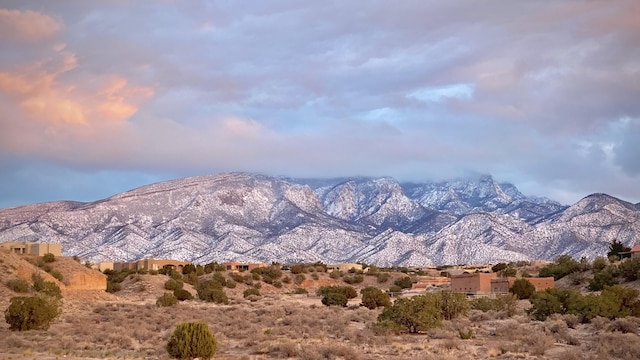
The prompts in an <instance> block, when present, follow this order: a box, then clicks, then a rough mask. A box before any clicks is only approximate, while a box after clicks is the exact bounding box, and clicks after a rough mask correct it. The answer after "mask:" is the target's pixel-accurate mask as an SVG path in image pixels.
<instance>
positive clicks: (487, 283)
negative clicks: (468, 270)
mask: <svg viewBox="0 0 640 360" xmlns="http://www.w3.org/2000/svg"><path fill="white" fill-rule="evenodd" d="M497 277H498V274H497V273H472V274H462V275H453V276H451V291H453V292H459V293H465V294H474V295H480V294H490V293H491V279H494V278H497Z"/></svg>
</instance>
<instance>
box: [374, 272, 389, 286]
mask: <svg viewBox="0 0 640 360" xmlns="http://www.w3.org/2000/svg"><path fill="white" fill-rule="evenodd" d="M390 278H391V275H390V274H389V273H386V272H380V273H378V274H377V275H376V280H377V281H378V283H380V284H382V283H386V282H387V281H389V279H390Z"/></svg>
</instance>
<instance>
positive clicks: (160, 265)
mask: <svg viewBox="0 0 640 360" xmlns="http://www.w3.org/2000/svg"><path fill="white" fill-rule="evenodd" d="M190 264H191V263H190V262H188V261H179V260H165V259H162V260H160V259H143V260H138V261H129V262H115V263H113V270H115V271H122V270H124V269H127V270H134V271H140V270H147V271H149V270H160V269H175V270H178V271H182V268H183V267H185V266H186V265H190Z"/></svg>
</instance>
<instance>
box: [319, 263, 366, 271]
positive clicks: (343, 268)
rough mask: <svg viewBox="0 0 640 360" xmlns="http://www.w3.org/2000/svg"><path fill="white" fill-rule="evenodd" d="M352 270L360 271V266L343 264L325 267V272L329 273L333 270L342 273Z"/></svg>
mask: <svg viewBox="0 0 640 360" xmlns="http://www.w3.org/2000/svg"><path fill="white" fill-rule="evenodd" d="M351 269H354V270H356V271H358V270H360V271H362V264H357V263H343V264H333V265H328V266H327V271H329V272H331V271H334V270H340V271H342V272H348V271H349V270H351Z"/></svg>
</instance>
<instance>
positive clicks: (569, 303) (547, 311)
mask: <svg viewBox="0 0 640 360" xmlns="http://www.w3.org/2000/svg"><path fill="white" fill-rule="evenodd" d="M582 300H583V299H582V295H581V294H580V292H579V291H577V290H573V289H555V288H553V289H546V290H544V291H538V292H535V293H533V295H531V297H530V298H529V301H530V302H531V308H529V310H527V313H528V314H529V315H530V316H532V317H533V318H534V319H536V320H545V319H546V318H547V317H549V316H551V315H552V314H573V315H579V312H580V309H581V307H582V306H583V302H582Z"/></svg>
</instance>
